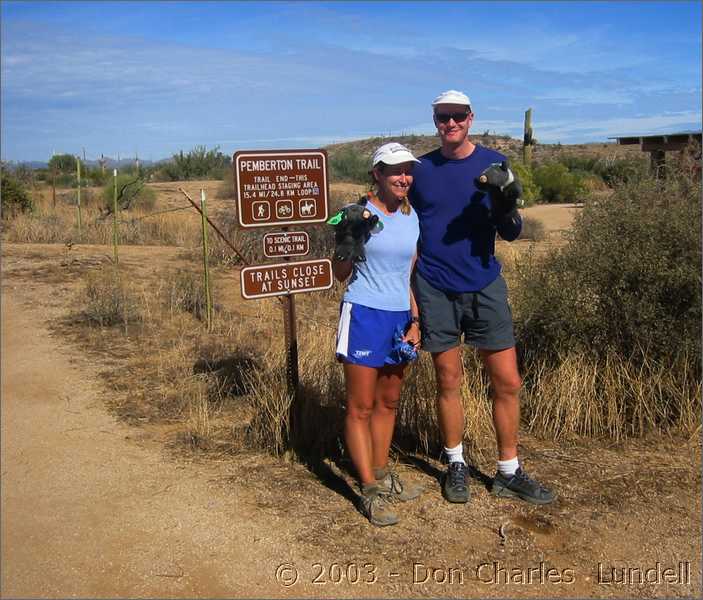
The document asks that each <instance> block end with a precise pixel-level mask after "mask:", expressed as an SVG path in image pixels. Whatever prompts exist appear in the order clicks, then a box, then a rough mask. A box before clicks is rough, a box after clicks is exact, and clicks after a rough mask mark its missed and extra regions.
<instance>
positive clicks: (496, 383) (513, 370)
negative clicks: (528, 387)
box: [479, 346, 555, 504]
mask: <svg viewBox="0 0 703 600" xmlns="http://www.w3.org/2000/svg"><path fill="white" fill-rule="evenodd" d="M479 353H480V355H481V358H482V359H483V364H484V366H485V367H486V371H487V372H488V376H489V378H490V380H491V388H492V392H493V424H494V426H495V430H496V442H497V445H498V471H497V472H496V475H495V478H494V480H493V487H492V490H491V492H492V493H493V494H494V495H496V496H504V497H509V498H521V499H523V500H526V501H527V502H531V503H533V504H549V503H550V502H552V501H553V500H554V498H555V496H554V494H553V493H552V492H551V491H550V490H548V489H547V488H545V487H544V486H543V485H542V484H540V483H539V481H536V480H535V479H532V478H531V477H529V476H528V475H527V473H525V471H523V470H522V468H521V467H520V464H519V462H518V458H517V444H518V430H519V428H520V387H521V386H522V381H521V379H520V374H519V372H518V368H517V355H516V353H515V347H514V346H513V347H512V348H507V349H505V350H480V351H479Z"/></svg>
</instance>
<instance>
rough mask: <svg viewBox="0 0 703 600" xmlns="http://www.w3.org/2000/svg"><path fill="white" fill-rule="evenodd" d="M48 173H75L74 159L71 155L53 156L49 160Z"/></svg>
mask: <svg viewBox="0 0 703 600" xmlns="http://www.w3.org/2000/svg"><path fill="white" fill-rule="evenodd" d="M49 171H56V172H58V173H75V172H76V157H75V156H73V154H54V156H52V157H51V159H50V160H49Z"/></svg>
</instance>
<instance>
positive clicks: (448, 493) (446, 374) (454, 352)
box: [432, 347, 469, 503]
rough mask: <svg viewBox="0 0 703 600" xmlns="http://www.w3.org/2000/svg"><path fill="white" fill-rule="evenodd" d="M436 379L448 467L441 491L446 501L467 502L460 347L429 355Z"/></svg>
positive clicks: (440, 423) (440, 422)
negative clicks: (463, 449)
mask: <svg viewBox="0 0 703 600" xmlns="http://www.w3.org/2000/svg"><path fill="white" fill-rule="evenodd" d="M432 360H433V362H434V368H435V377H436V379H437V419H438V421H439V427H440V431H441V433H442V440H443V441H444V447H445V452H446V454H447V458H448V460H449V467H448V468H447V473H446V475H445V477H444V481H443V483H442V493H443V494H444V497H445V498H446V499H447V500H449V502H457V503H464V502H468V501H469V487H468V485H467V480H466V479H467V475H468V469H467V467H466V463H465V462H464V458H463V452H462V440H463V437H464V405H463V404H462V402H461V376H462V366H461V348H460V347H456V348H450V349H449V350H445V351H444V352H436V353H433V354H432Z"/></svg>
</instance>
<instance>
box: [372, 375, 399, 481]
mask: <svg viewBox="0 0 703 600" xmlns="http://www.w3.org/2000/svg"><path fill="white" fill-rule="evenodd" d="M404 370H405V365H387V366H385V367H383V368H381V369H380V370H379V373H378V380H377V382H376V390H375V402H374V405H373V412H372V414H371V439H372V443H373V457H372V460H373V467H374V469H379V470H380V469H384V468H385V467H386V465H387V464H388V453H389V451H390V447H391V440H392V439H393V430H394V428H395V417H396V412H397V410H398V400H399V399H400V389H401V387H402V385H403V372H404Z"/></svg>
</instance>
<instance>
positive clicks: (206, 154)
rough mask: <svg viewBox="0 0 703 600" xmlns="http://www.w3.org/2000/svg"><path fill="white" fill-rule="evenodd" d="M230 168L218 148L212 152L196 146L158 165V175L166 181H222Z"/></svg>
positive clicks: (228, 162) (227, 158) (226, 159)
mask: <svg viewBox="0 0 703 600" xmlns="http://www.w3.org/2000/svg"><path fill="white" fill-rule="evenodd" d="M230 168H231V167H230V159H229V157H228V156H225V155H224V154H222V152H220V149H219V146H215V147H214V148H213V149H212V150H208V149H207V148H206V147H205V146H196V147H195V148H193V149H192V150H190V151H189V152H187V153H184V152H183V150H181V151H180V152H179V153H178V154H174V155H173V158H172V159H171V160H170V161H168V162H166V163H164V164H162V165H160V168H159V171H158V174H159V177H163V178H165V179H164V180H166V181H184V180H189V179H223V178H224V177H225V175H226V174H227V173H228V172H229V171H230Z"/></svg>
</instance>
